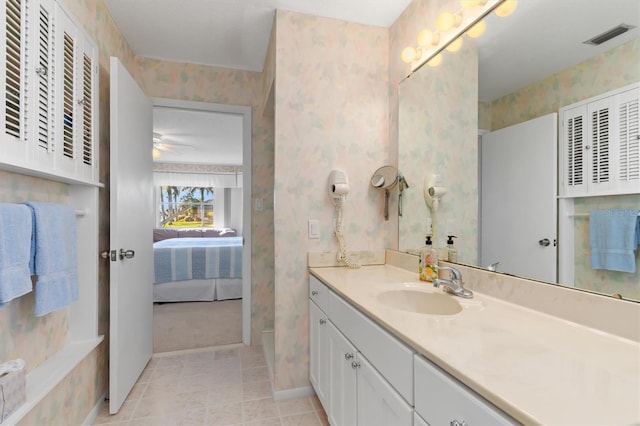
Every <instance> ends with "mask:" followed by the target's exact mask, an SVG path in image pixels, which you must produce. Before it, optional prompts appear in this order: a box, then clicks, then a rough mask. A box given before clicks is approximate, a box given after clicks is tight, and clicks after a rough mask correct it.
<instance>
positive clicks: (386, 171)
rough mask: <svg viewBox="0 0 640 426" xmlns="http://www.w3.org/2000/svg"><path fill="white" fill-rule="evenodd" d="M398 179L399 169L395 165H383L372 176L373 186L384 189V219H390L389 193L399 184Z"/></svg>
mask: <svg viewBox="0 0 640 426" xmlns="http://www.w3.org/2000/svg"><path fill="white" fill-rule="evenodd" d="M398 180H399V174H398V169H396V168H395V167H393V166H382V167H380V168H379V169H378V170H376V171H375V172H374V173H373V176H372V177H371V186H373V187H374V188H376V189H380V190H382V191H384V220H389V193H390V191H391V190H392V189H393V188H395V186H396V185H397V184H398ZM403 180H404V179H403ZM406 187H407V188H408V185H407V186H406Z"/></svg>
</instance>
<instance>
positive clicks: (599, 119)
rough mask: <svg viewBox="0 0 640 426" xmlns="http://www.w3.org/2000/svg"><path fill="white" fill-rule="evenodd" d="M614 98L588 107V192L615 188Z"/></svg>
mask: <svg viewBox="0 0 640 426" xmlns="http://www.w3.org/2000/svg"><path fill="white" fill-rule="evenodd" d="M613 111H614V108H613V97H607V98H604V99H601V100H599V101H595V102H590V103H589V105H588V114H589V122H588V131H589V136H590V137H591V140H590V143H589V145H587V146H588V147H589V148H588V149H587V151H586V153H587V157H588V161H589V172H588V176H589V183H588V184H587V186H588V188H589V189H588V190H589V192H591V193H598V192H603V191H606V190H609V189H611V188H613V179H614V176H613V173H612V171H611V168H612V166H613V160H614V158H613V152H612V149H611V146H612V143H613V139H614V137H615V136H614V134H613V132H612V130H613V129H612V121H611V118H612V114H613Z"/></svg>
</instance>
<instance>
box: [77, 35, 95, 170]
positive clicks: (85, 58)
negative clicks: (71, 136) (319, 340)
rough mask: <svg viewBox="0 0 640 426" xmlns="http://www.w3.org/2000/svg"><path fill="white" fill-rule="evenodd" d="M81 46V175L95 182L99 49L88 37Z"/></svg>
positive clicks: (79, 63) (79, 137)
mask: <svg viewBox="0 0 640 426" xmlns="http://www.w3.org/2000/svg"><path fill="white" fill-rule="evenodd" d="M78 43H79V44H78V50H77V53H78V70H77V75H78V86H77V87H78V89H77V90H78V93H77V95H78V97H77V114H78V117H77V120H78V129H77V130H78V132H79V133H78V135H77V136H78V138H77V140H78V148H77V149H78V156H79V158H78V161H79V162H78V174H79V175H80V176H82V177H83V178H84V179H88V180H94V179H96V178H97V176H96V169H97V152H96V146H97V142H96V129H97V125H96V115H95V111H96V109H97V98H96V96H97V81H96V79H97V68H96V66H97V49H96V47H95V45H94V44H93V42H92V41H91V39H89V38H86V37H81V38H79V40H78Z"/></svg>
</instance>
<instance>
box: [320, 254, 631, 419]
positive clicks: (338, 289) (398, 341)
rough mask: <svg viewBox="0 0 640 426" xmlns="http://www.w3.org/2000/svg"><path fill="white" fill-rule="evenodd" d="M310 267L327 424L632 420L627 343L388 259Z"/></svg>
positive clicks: (621, 338) (321, 383)
mask: <svg viewBox="0 0 640 426" xmlns="http://www.w3.org/2000/svg"><path fill="white" fill-rule="evenodd" d="M310 272H311V276H310V283H309V284H310V285H309V308H310V314H309V315H310V316H309V321H310V351H311V357H310V370H311V371H310V379H311V383H312V385H313V387H314V389H315V390H316V393H317V395H318V397H319V399H320V400H321V402H322V404H323V406H324V408H325V410H326V412H327V415H328V417H329V421H330V422H331V424H334V425H342V424H397V425H401V424H404V425H411V424H416V425H418V424H431V425H434V424H451V425H463V424H467V425H474V424H476V425H477V424H518V423H524V424H532V423H537V424H634V423H638V422H640V344H639V343H638V342H637V341H635V340H631V339H626V338H623V337H620V336H616V335H613V334H609V333H606V332H603V331H601V330H597V329H594V328H590V327H586V326H584V325H580V324H577V323H575V322H570V321H567V320H566V319H562V318H559V317H556V316H553V315H549V314H547V313H543V312H540V311H538V310H535V309H531V308H527V307H523V306H521V305H518V304H515V303H511V302H510V301H508V300H503V299H499V298H496V297H491V296H488V295H486V294H484V293H482V292H480V291H478V289H474V293H475V296H474V298H473V299H462V298H456V297H455V296H452V295H448V294H444V293H443V292H442V291H441V290H440V289H436V288H434V287H433V286H432V285H431V284H430V283H425V282H421V281H419V280H418V277H417V273H416V272H412V271H408V270H406V269H402V268H400V267H396V266H391V265H390V264H383V265H372V266H363V267H361V268H359V269H349V268H345V267H312V268H310ZM463 278H465V277H464V276H463ZM638 312H640V310H639V311H638Z"/></svg>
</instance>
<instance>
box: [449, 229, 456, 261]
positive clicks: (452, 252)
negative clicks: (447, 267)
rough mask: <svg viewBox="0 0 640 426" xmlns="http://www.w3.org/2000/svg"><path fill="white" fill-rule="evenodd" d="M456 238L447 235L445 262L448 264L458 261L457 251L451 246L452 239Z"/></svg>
mask: <svg viewBox="0 0 640 426" xmlns="http://www.w3.org/2000/svg"><path fill="white" fill-rule="evenodd" d="M454 238H458V237H456V236H455V235H447V260H448V261H449V262H457V261H458V250H456V248H455V247H454V246H453V239H454Z"/></svg>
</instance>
